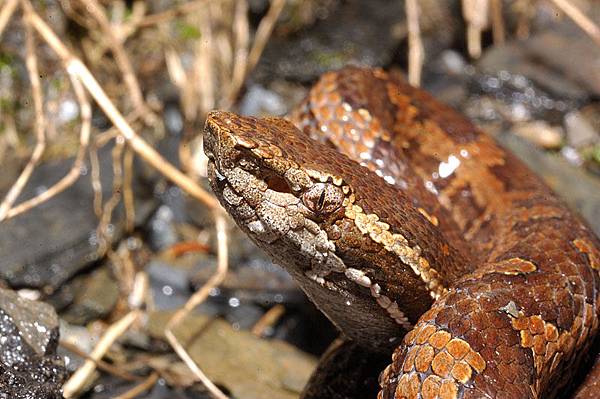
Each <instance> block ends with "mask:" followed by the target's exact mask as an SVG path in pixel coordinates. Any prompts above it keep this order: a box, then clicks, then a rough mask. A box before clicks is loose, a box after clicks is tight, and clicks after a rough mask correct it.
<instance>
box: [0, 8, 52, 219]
mask: <svg viewBox="0 0 600 399" xmlns="http://www.w3.org/2000/svg"><path fill="white" fill-rule="evenodd" d="M23 5H24V10H25V19H26V22H30V18H31V10H32V9H31V5H29V4H28V2H27V1H23ZM25 32H26V39H25V46H26V51H27V54H26V58H25V63H26V66H27V73H28V75H29V81H30V82H31V94H32V97H33V109H34V111H35V135H36V144H35V148H34V149H33V153H32V154H31V158H30V159H29V162H27V165H26V166H25V169H23V171H22V172H21V175H20V176H19V178H18V179H17V180H16V182H15V183H14V184H13V186H12V187H11V188H10V190H9V191H8V193H7V194H6V197H5V198H4V200H3V201H2V203H1V204H0V221H2V220H4V219H6V218H7V214H8V212H9V211H10V208H11V207H12V205H13V204H14V203H15V201H16V200H17V198H18V197H19V195H20V194H21V192H22V191H23V188H24V187H25V185H26V184H27V181H28V180H29V178H30V177H31V173H33V170H34V168H35V165H37V163H38V162H39V161H40V158H41V157H42V154H43V153H44V150H45V149H46V134H45V129H46V120H45V117H44V101H43V95H42V87H41V83H40V74H39V71H38V63H37V56H36V54H35V38H34V34H33V30H32V29H31V26H30V24H29V23H26V24H25Z"/></svg>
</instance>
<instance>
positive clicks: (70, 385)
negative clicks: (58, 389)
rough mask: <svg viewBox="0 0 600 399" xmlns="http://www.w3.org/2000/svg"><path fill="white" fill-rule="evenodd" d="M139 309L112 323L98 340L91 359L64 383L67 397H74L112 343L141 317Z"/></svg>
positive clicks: (64, 392) (64, 393)
mask: <svg viewBox="0 0 600 399" xmlns="http://www.w3.org/2000/svg"><path fill="white" fill-rule="evenodd" d="M141 314H142V313H141V312H140V311H139V310H132V311H131V312H129V313H127V314H126V315H125V316H123V317H122V318H121V319H120V320H118V321H117V322H115V323H113V324H112V325H110V326H109V327H108V328H107V329H106V331H105V332H104V335H102V337H100V339H99V340H98V344H96V347H95V348H94V349H93V350H92V352H91V353H90V359H88V360H86V361H85V363H84V364H83V366H81V367H80V368H79V369H77V371H76V372H75V373H73V375H72V376H71V378H69V380H68V381H67V382H66V383H65V385H63V395H64V397H65V398H66V399H69V398H72V397H74V396H75V395H77V393H78V392H79V391H80V390H81V388H83V386H84V385H85V382H86V381H87V379H88V378H89V377H90V376H91V375H92V373H93V372H94V370H95V369H96V362H97V361H98V360H100V359H102V357H103V356H104V354H105V353H106V352H107V351H108V349H109V348H110V347H111V345H112V344H113V343H114V342H115V341H116V340H117V339H118V338H119V337H120V336H121V335H123V333H125V331H127V329H128V328H129V327H130V326H131V325H132V324H133V323H134V322H135V321H136V320H137V319H138V318H139V317H140V315H141Z"/></svg>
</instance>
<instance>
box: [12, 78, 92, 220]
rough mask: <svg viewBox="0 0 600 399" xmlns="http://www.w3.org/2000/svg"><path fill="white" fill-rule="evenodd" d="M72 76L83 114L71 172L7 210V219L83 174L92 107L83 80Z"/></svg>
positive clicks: (59, 191)
mask: <svg viewBox="0 0 600 399" xmlns="http://www.w3.org/2000/svg"><path fill="white" fill-rule="evenodd" d="M70 78H71V84H72V86H73V91H74V92H75V97H76V98H77V102H78V103H79V112H80V116H81V130H80V134H79V148H78V150H77V155H76V156H75V160H74V161H73V166H71V169H70V170H69V172H68V173H67V174H66V175H65V176H64V177H63V178H62V179H60V180H59V181H58V182H57V183H55V184H54V185H52V186H51V187H50V188H48V189H47V190H46V191H44V192H43V193H41V194H39V195H36V196H35V197H33V198H31V199H28V200H26V201H23V202H22V203H20V204H19V205H17V206H14V207H12V208H11V209H10V210H8V211H7V212H6V219H10V218H12V217H15V216H17V215H19V214H21V213H23V212H26V211H28V210H29V209H31V208H34V207H36V206H38V205H40V204H42V203H44V202H46V201H48V200H49V199H50V198H52V197H54V196H55V195H57V194H59V193H61V192H62V191H64V190H65V189H66V188H68V187H70V186H71V185H72V184H73V183H74V182H75V181H76V180H77V179H78V178H79V177H80V176H81V167H82V165H83V160H84V159H85V155H86V152H87V148H88V144H89V141H90V131H91V127H92V107H91V105H90V102H89V100H88V99H87V97H86V95H85V91H84V89H83V86H82V85H81V82H79V80H77V79H75V78H74V77H73V76H70Z"/></svg>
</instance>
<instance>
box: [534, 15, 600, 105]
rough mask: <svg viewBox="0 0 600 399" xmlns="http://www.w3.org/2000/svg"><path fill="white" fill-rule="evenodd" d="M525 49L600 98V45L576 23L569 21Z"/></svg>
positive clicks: (540, 35)
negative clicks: (599, 62) (599, 64)
mask: <svg viewBox="0 0 600 399" xmlns="http://www.w3.org/2000/svg"><path fill="white" fill-rule="evenodd" d="M595 7H597V6H595ZM524 46H525V48H526V49H527V51H528V53H529V54H530V56H531V57H532V58H536V59H538V60H539V61H540V62H542V63H544V64H545V65H547V67H548V68H550V69H553V70H554V71H556V72H557V73H559V74H560V75H561V76H563V80H567V79H568V80H570V81H572V82H575V83H577V84H578V85H579V86H580V87H583V88H585V90H586V91H588V92H589V93H590V94H593V95H595V96H598V95H600V68H599V67H598V61H599V60H600V46H598V44H597V43H595V42H594V41H593V40H592V39H591V38H590V37H589V36H588V35H586V34H585V33H584V32H583V31H582V30H581V29H580V28H579V27H577V26H576V25H575V24H574V23H573V22H572V21H570V20H566V21H565V22H564V23H561V24H556V26H554V27H553V28H552V29H548V30H546V31H544V32H540V33H538V34H536V35H533V36H532V37H531V38H530V39H528V40H526V41H525V42H524ZM565 77H566V78H567V79H565Z"/></svg>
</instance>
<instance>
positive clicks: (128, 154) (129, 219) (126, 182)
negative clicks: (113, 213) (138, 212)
mask: <svg viewBox="0 0 600 399" xmlns="http://www.w3.org/2000/svg"><path fill="white" fill-rule="evenodd" d="M133 155H134V153H133V151H132V150H131V149H130V148H129V147H127V148H126V149H125V156H124V157H123V203H124V205H125V229H126V230H127V231H128V232H132V231H133V229H134V227H135V201H134V196H133V188H132V187H133V158H134V157H133Z"/></svg>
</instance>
